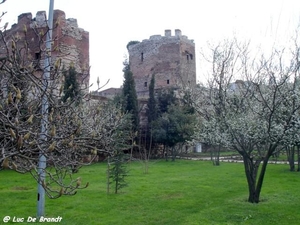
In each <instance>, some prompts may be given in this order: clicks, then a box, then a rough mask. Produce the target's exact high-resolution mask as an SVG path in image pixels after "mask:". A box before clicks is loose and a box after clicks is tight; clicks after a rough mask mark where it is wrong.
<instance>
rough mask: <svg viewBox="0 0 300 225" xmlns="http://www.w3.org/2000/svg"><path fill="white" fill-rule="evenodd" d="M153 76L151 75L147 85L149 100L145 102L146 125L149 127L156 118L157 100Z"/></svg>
mask: <svg viewBox="0 0 300 225" xmlns="http://www.w3.org/2000/svg"><path fill="white" fill-rule="evenodd" d="M154 89H155V75H152V78H151V81H150V85H149V99H148V102H147V118H148V124H149V126H150V127H151V124H152V122H153V121H155V120H156V119H157V117H158V105H157V100H156V98H155V93H154Z"/></svg>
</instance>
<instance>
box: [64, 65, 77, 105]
mask: <svg viewBox="0 0 300 225" xmlns="http://www.w3.org/2000/svg"><path fill="white" fill-rule="evenodd" d="M63 75H64V77H65V83H64V90H63V92H64V95H63V97H62V101H63V102H66V101H67V100H68V99H70V100H71V101H75V102H76V103H77V104H78V103H79V102H80V101H81V92H80V87H79V84H78V81H77V72H76V70H75V67H74V66H73V65H71V66H70V67H69V69H68V70H65V71H64V72H63Z"/></svg>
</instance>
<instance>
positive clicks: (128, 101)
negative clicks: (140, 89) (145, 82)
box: [123, 61, 139, 131]
mask: <svg viewBox="0 0 300 225" xmlns="http://www.w3.org/2000/svg"><path fill="white" fill-rule="evenodd" d="M123 72H124V83H123V98H124V100H123V110H124V112H128V113H130V114H131V115H132V125H133V130H135V131H137V130H138V128H139V112H138V101H137V94H136V90H135V82H134V78H133V74H132V72H131V71H130V66H129V63H128V62H127V61H125V62H124V69H123Z"/></svg>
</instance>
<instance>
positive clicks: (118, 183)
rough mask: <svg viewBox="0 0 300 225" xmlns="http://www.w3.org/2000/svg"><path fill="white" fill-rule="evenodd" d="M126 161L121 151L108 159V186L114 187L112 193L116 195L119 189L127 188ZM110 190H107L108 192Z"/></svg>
mask: <svg viewBox="0 0 300 225" xmlns="http://www.w3.org/2000/svg"><path fill="white" fill-rule="evenodd" d="M125 164H126V161H125V156H124V152H123V151H118V152H116V153H115V154H114V155H113V157H109V158H108V171H107V173H108V176H109V185H110V184H113V185H114V193H115V194H117V193H118V191H119V190H120V189H122V188H123V187H126V186H127V182H126V181H125V177H126V176H127V175H128V174H127V173H128V171H127V169H126V165H125ZM109 190H110V188H108V191H109Z"/></svg>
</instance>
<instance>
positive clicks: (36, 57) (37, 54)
mask: <svg viewBox="0 0 300 225" xmlns="http://www.w3.org/2000/svg"><path fill="white" fill-rule="evenodd" d="M35 59H36V60H38V59H41V52H36V53H35Z"/></svg>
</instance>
